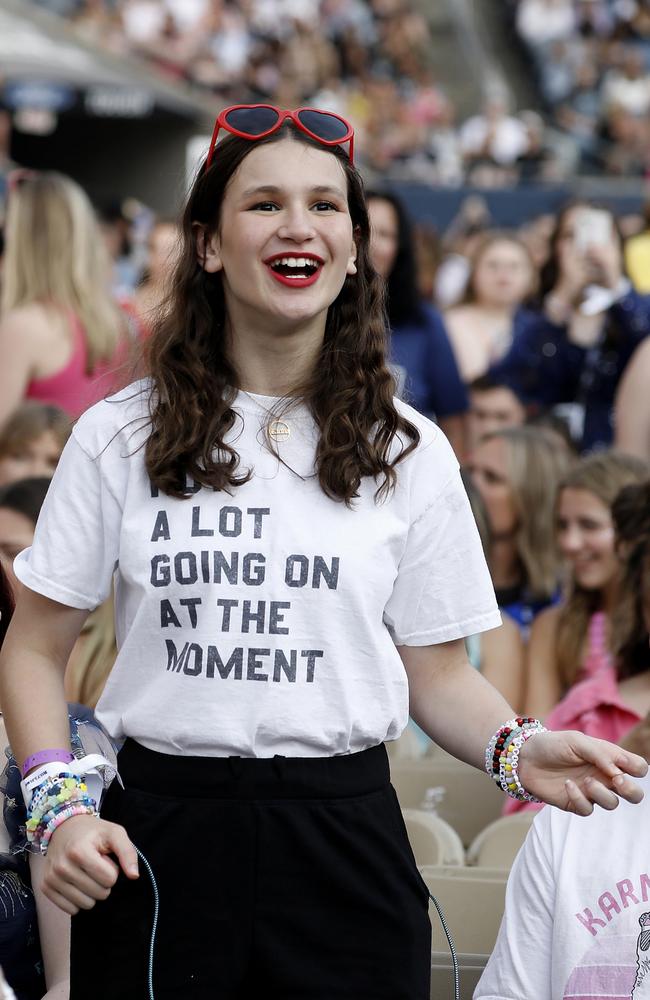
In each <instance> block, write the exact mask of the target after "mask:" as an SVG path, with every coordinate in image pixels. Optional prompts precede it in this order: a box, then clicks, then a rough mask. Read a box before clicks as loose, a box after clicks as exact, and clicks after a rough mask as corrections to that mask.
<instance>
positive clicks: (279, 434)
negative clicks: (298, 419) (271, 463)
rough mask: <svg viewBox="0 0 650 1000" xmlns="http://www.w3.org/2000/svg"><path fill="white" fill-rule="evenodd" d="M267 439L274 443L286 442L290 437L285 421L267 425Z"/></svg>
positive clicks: (275, 421) (274, 421)
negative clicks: (271, 439)
mask: <svg viewBox="0 0 650 1000" xmlns="http://www.w3.org/2000/svg"><path fill="white" fill-rule="evenodd" d="M269 437H270V438H273V440H274V441H286V440H287V438H289V437H291V428H290V427H289V424H288V423H287V422H286V421H285V420H272V421H271V423H270V424H269Z"/></svg>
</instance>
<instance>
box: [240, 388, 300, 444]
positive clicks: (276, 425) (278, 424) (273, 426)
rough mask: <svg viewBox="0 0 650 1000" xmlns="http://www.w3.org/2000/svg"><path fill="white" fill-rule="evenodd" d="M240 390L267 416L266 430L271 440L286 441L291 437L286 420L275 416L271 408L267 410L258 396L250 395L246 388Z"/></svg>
mask: <svg viewBox="0 0 650 1000" xmlns="http://www.w3.org/2000/svg"><path fill="white" fill-rule="evenodd" d="M240 392H243V393H244V395H245V396H248V398H249V399H250V400H251V402H253V403H255V405H256V406H260V407H261V408H262V409H263V410H264V412H265V413H266V415H267V416H268V417H269V421H268V423H267V425H266V432H267V434H268V436H269V437H270V438H271V440H272V441H286V440H287V439H288V438H290V437H291V427H290V426H289V424H288V423H287V421H286V420H281V419H280V418H279V417H276V416H275V414H274V413H273V411H272V410H269V408H268V407H267V406H264V403H260V401H259V398H256V397H255V396H253V395H251V393H250V392H247V391H246V389H240Z"/></svg>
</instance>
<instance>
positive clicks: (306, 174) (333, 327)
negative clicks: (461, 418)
mask: <svg viewBox="0 0 650 1000" xmlns="http://www.w3.org/2000/svg"><path fill="white" fill-rule="evenodd" d="M222 132H226V133H229V134H227V135H226V137H225V138H223V137H222V141H221V142H219V143H218V145H217V144H216V140H217V138H218V136H219V134H220V133H222ZM352 147H353V132H352V129H351V127H350V126H349V125H348V123H347V122H345V121H344V120H343V119H341V118H339V117H338V116H337V115H333V114H331V113H329V112H325V111H318V110H314V109H298V110H297V111H281V110H280V109H277V108H273V107H270V106H267V105H262V106H259V105H258V106H252V107H251V106H241V105H240V106H235V107H233V108H229V109H226V111H224V112H222V113H221V114H220V115H219V117H218V119H217V123H216V125H215V130H214V136H213V142H212V144H211V147H210V151H209V153H208V156H207V159H206V161H205V162H204V164H203V166H202V169H201V171H200V173H199V175H198V176H197V179H196V181H195V183H194V185H193V187H192V190H191V192H190V195H189V199H188V203H187V206H186V209H185V213H184V217H183V244H182V249H181V253H180V257H179V262H178V264H177V268H176V272H175V278H174V282H173V287H172V292H171V305H170V308H169V310H167V311H166V312H165V314H164V315H163V316H162V317H161V318H160V321H159V325H158V327H157V329H156V330H155V331H154V333H153V335H152V338H151V340H150V342H149V343H150V365H149V368H150V375H149V377H148V378H147V379H145V380H143V381H142V382H139V383H136V384H134V385H132V386H130V387H129V388H127V389H126V390H124V391H123V392H121V393H120V394H118V395H116V396H114V397H112V398H110V399H108V400H106V401H104V402H102V403H99V404H97V406H96V407H94V408H93V409H91V410H90V411H89V412H88V414H86V415H85V416H84V417H83V418H82V419H81V420H80V421H79V422H78V423H77V424H76V426H75V429H74V431H73V435H72V438H71V441H70V443H69V445H68V447H67V448H66V450H65V452H64V455H63V457H62V459H61V462H60V464H59V467H58V469H57V472H56V475H55V479H54V481H53V485H52V489H51V491H50V494H49V495H48V497H47V499H46V503H45V506H44V509H43V513H42V516H41V519H40V521H39V524H38V527H37V532H36V537H35V540H34V544H33V546H32V548H31V549H30V550H28V551H26V552H24V553H22V554H21V555H20V556H19V557H18V559H17V561H16V573H17V575H18V576H19V577H20V579H21V580H22V582H23V584H24V585H25V587H24V591H23V594H22V595H21V598H20V600H19V603H18V607H17V609H16V614H15V616H14V621H13V622H12V626H11V628H10V631H9V634H8V637H7V640H6V642H5V647H4V649H3V656H2V662H1V664H0V697H1V699H2V705H3V711H5V712H6V716H7V728H8V730H9V734H10V737H11V742H12V746H13V748H14V750H15V752H16V754H17V755H18V756H19V758H20V759H21V760H22V759H24V761H25V763H24V765H23V769H24V772H25V773H26V775H27V777H28V783H33V784H34V791H33V795H31V797H30V796H29V795H28V798H29V800H30V824H31V825H30V830H31V831H32V833H31V836H32V839H33V841H34V843H35V844H36V845H40V847H41V849H42V848H43V847H45V848H46V850H47V863H48V870H47V875H46V879H45V887H46V891H47V892H48V894H49V896H50V898H51V899H53V900H54V901H55V902H57V904H58V905H59V906H61V907H62V908H63V909H65V910H67V912H69V913H71V914H74V916H73V920H72V950H71V956H72V957H71V994H70V995H71V1000H80V998H84V1000H86V998H87V997H88V995H89V993H90V992H91V993H92V996H93V998H94V1000H107V998H109V997H110V998H114V997H116V996H119V997H121V998H126V1000H136V998H138V1000H139V998H141V997H142V996H144V995H146V991H147V988H148V979H149V977H150V976H151V978H152V980H153V984H154V987H155V995H156V998H157V1000H171V998H172V997H173V998H174V1000H177V998H178V997H183V1000H208V998H210V1000H211V998H212V997H214V996H215V995H218V996H219V998H220V1000H249V998H252V997H257V996H259V995H260V993H261V992H262V991H263V992H265V993H267V994H269V995H274V996H282V997H286V998H288V997H300V998H301V1000H308V998H314V1000H316V998H324V997H327V1000H335V998H341V1000H343V998H350V997H355V998H360V997H370V996H372V997H373V998H375V1000H381V998H383V1000H428V998H429V971H430V926H429V921H428V912H427V904H428V892H427V889H426V886H425V885H424V883H423V882H422V880H421V878H420V877H419V875H418V872H417V869H416V867H415V862H414V859H413V855H412V852H411V850H410V847H409V845H408V840H407V838H406V834H405V830H404V824H403V821H402V818H401V814H400V810H399V806H398V804H397V801H396V798H395V794H394V792H393V789H392V787H391V785H390V780H389V773H388V765H387V758H386V752H385V748H384V746H383V743H384V741H385V740H391V739H394V738H396V737H397V736H398V735H399V733H400V732H401V731H402V729H403V728H404V726H405V725H406V722H407V719H408V714H409V706H410V711H411V714H412V715H413V717H414V718H415V720H416V721H417V722H418V723H419V725H420V726H421V727H422V728H423V729H424V730H425V731H426V732H427V733H428V734H429V735H430V736H431V737H432V738H433V739H435V740H436V741H437V742H438V743H440V744H441V745H442V746H444V747H445V748H446V749H447V750H448V751H450V752H451V753H454V754H456V755H458V756H460V757H461V758H463V759H464V760H466V761H468V762H471V763H472V764H474V765H475V766H477V767H483V766H484V765H485V764H486V763H487V765H488V770H489V772H490V774H491V775H492V776H495V774H496V775H497V776H498V775H500V768H501V765H500V764H499V760H500V757H498V754H497V744H499V739H501V740H502V743H501V744H499V745H503V744H504V741H506V740H507V741H509V742H508V746H510V745H512V746H513V747H514V746H515V744H516V745H517V746H518V747H520V758H519V763H518V765H517V767H516V768H515V776H516V775H518V778H517V780H518V781H519V783H520V786H521V788H522V789H526V791H527V793H531V794H535V795H537V796H538V797H540V798H543V799H544V800H545V801H547V802H552V803H554V804H555V805H558V806H560V807H561V808H564V809H570V810H572V811H574V812H577V813H581V814H588V813H590V812H591V811H592V810H593V807H594V804H598V805H601V806H603V807H604V808H607V809H610V808H614V807H615V806H616V805H617V803H618V797H619V796H623V797H624V798H627V799H630V800H632V801H637V800H638V799H639V798H640V793H639V791H638V787H637V786H636V784H635V782H634V781H633V780H632V778H631V777H630V775H632V774H634V775H642V774H644V773H645V771H646V770H647V767H646V764H645V762H644V761H642V760H641V759H640V758H638V757H636V756H635V755H633V754H629V753H623V752H622V751H621V750H620V749H619V748H618V747H615V746H613V745H612V744H608V743H605V742H602V741H597V740H590V739H588V738H586V737H582V736H581V735H580V734H573V733H546V732H543V731H542V732H540V727H539V725H538V724H536V723H535V722H534V721H531V720H524V719H517V720H515V719H511V716H512V715H513V714H514V713H513V712H512V709H511V708H510V706H509V705H508V703H507V702H506V701H505V699H504V698H503V697H502V696H501V695H500V694H498V693H497V692H496V691H495V690H494V689H493V688H492V687H491V686H490V685H489V684H488V683H487V682H486V681H485V680H484V679H483V678H482V677H481V676H480V674H479V673H478V672H477V671H475V670H474V669H473V668H472V667H471V666H470V665H469V663H468V662H467V657H466V654H465V648H464V644H463V636H465V635H469V634H473V633H476V632H479V631H481V630H485V629H489V628H492V627H495V626H496V625H498V623H499V615H498V612H497V609H496V605H495V601H494V594H493V591H492V587H491V584H490V580H489V575H488V572H487V568H486V566H485V562H484V559H483V555H482V551H481V545H480V541H479V538H478V533H477V531H476V526H475V524H474V522H473V519H472V517H471V512H470V509H469V505H468V500H467V495H466V493H465V491H464V488H463V486H462V482H461V480H460V475H459V471H458V465H457V462H456V460H455V458H454V456H453V453H452V451H451V449H450V447H449V445H448V443H447V441H446V440H445V438H444V436H443V434H442V432H441V431H440V430H439V429H438V428H437V427H435V426H434V425H433V424H431V423H430V422H429V421H428V420H427V419H425V418H424V417H422V416H420V415H419V414H418V413H417V412H416V411H415V410H413V409H412V408H410V407H409V406H407V405H405V404H403V403H401V402H399V401H396V400H395V399H394V397H393V381H392V378H391V375H390V372H389V370H388V368H387V366H386V363H385V355H384V351H385V336H386V323H385V316H384V313H383V306H382V301H383V300H382V286H381V283H380V280H379V278H378V276H377V275H376V274H375V272H374V271H373V269H372V267H371V265H370V260H369V239H370V232H369V222H368V214H367V210H366V206H365V202H364V198H363V191H362V187H361V181H360V178H359V175H358V173H357V171H356V170H355V168H354V164H353V148H352ZM113 574H115V577H116V617H117V626H118V637H119V646H120V650H119V654H118V658H117V661H116V664H115V667H114V668H113V671H112V673H111V676H110V678H109V680H108V684H107V686H106V688H105V690H104V693H103V695H102V697H101V699H100V702H99V705H98V717H99V718H100V720H101V721H102V722H103V723H104V725H105V726H106V727H107V728H108V730H109V731H110V732H111V733H112V734H115V736H116V737H117V738H118V739H124V740H125V742H124V746H123V749H122V750H121V752H120V755H119V762H118V763H119V771H120V776H121V780H122V782H123V786H124V787H122V785H121V784H120V783H118V782H117V781H114V782H113V783H112V784H111V786H110V788H109V791H108V793H107V795H106V796H105V799H104V802H103V803H102V807H101V818H98V816H97V804H96V803H95V802H93V801H92V799H91V796H90V793H89V790H88V788H86V787H85V783H84V782H83V781H82V780H81V779H79V778H76V779H75V777H74V775H73V776H70V777H69V778H65V779H61V780H65V781H70V782H71V784H70V785H67V784H66V785H65V789H69V790H70V796H69V797H68V798H67V799H66V800H65V801H63V802H59V800H58V799H57V798H56V796H55V795H54V793H53V791H52V787H53V786H52V782H54V783H56V781H57V780H59V778H60V774H64V775H65V774H66V773H67V772H66V771H65V770H63V771H61V770H60V769H61V768H62V767H63V768H65V763H64V762H65V760H66V757H65V756H63V757H62V756H58V758H57V754H59V755H61V754H64V752H65V748H66V740H67V729H66V721H65V702H64V699H63V688H62V676H63V668H64V664H65V660H66V659H67V656H68V654H69V650H70V648H71V646H72V644H73V642H74V640H75V638H76V636H77V634H78V632H79V629H80V627H81V625H82V623H83V621H84V619H85V617H86V615H87V613H88V610H89V609H90V608H92V607H94V606H96V605H97V604H98V603H99V602H100V601H101V600H102V599H103V598H104V597H105V595H106V594H107V593H108V590H109V588H110V585H111V580H112V577H113ZM505 720H508V725H506V724H505ZM505 733H507V736H506V735H503V734H505ZM500 734H501V735H500ZM56 747H60V748H61V747H62V748H63V751H57V750H56V749H49V748H56ZM486 747H487V755H486ZM44 748H45V749H44ZM500 753H501V751H499V754H500ZM504 760H505V758H504ZM35 762H36V763H35ZM37 765H38V766H37ZM34 767H36V770H33V768H34ZM38 767H42V768H44V769H45V770H44V771H39V770H38ZM50 768H56V770H55V771H53V772H52V771H50V770H49V769H50ZM41 774H44V775H45V776H44V777H43V778H42V780H41V777H40V775H41ZM30 778H31V782H30ZM486 780H487V779H486ZM511 784H512V788H513V789H515V791H517V793H518V790H517V788H516V786H515V781H514V776H513V779H512V782H511ZM82 785H84V787H81V786H82ZM508 787H509V786H508ZM513 794H514V792H513ZM52 800H54V801H52ZM68 803H70V804H68ZM136 847H137V848H138V849H139V850H140V851H142V852H143V854H144V856H145V857H146V858H147V863H148V864H149V865H150V866H151V870H152V871H153V873H154V876H155V879H156V882H157V885H158V887H159V899H160V914H159V923H158V932H157V937H156V941H155V948H154V952H153V966H152V968H150V967H149V964H148V957H149V951H150V945H151V934H152V918H153V898H152V892H151V885H150V883H149V878H148V876H147V874H145V870H144V862H143V867H142V868H141V870H140V874H139V877H138V857H137V854H136ZM105 943H106V944H109V946H110V956H111V960H110V962H108V963H107V962H106V961H105V960H104V959H105V954H106V952H105ZM99 961H101V975H98V974H97V963H98V962H99ZM91 982H92V987H91V986H90V983H91ZM149 982H151V979H149ZM150 993H151V990H150Z"/></svg>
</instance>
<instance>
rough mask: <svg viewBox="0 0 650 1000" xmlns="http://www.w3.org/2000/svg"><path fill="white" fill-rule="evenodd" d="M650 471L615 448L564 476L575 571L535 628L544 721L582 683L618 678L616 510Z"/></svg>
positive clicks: (564, 517)
mask: <svg viewBox="0 0 650 1000" xmlns="http://www.w3.org/2000/svg"><path fill="white" fill-rule="evenodd" d="M647 476H648V466H647V464H646V463H645V462H643V461H641V460H640V459H637V458H634V457H632V456H630V455H624V454H622V453H617V452H614V451H610V452H602V453H599V454H596V455H590V456H588V457H587V458H584V459H582V461H581V462H579V463H578V464H577V465H576V466H575V467H574V468H573V469H571V470H570V471H569V472H568V473H567V474H566V475H565V476H564V478H563V479H562V480H561V482H560V485H559V489H558V493H557V500H556V504H555V516H556V524H557V527H556V536H557V545H558V549H559V551H560V554H561V556H562V558H563V559H564V562H565V564H566V566H567V569H568V571H569V578H568V581H567V584H568V588H567V597H566V599H565V600H564V601H563V602H562V604H559V605H557V606H556V607H553V608H547V609H546V610H545V611H543V612H542V613H541V614H540V615H539V616H538V618H537V619H536V620H535V623H534V625H533V628H532V631H531V636H530V643H529V647H528V665H527V670H526V676H527V692H526V701H525V705H526V711H531V712H534V713H535V714H536V715H538V716H540V717H542V718H545V717H546V716H547V715H548V713H549V712H550V711H551V709H553V708H554V707H555V706H556V705H557V704H558V702H559V701H560V699H562V698H563V697H564V696H565V695H566V693H567V692H568V691H569V689H570V688H572V686H573V685H574V684H576V682H577V681H581V680H585V679H587V678H589V677H593V676H594V675H595V674H603V672H604V673H605V674H608V675H610V677H609V679H612V678H613V680H614V682H615V681H616V677H617V674H618V671H617V667H616V664H615V659H614V654H613V636H612V613H613V611H614V609H615V608H616V606H617V604H618V602H619V601H620V599H621V590H620V562H619V559H618V556H617V553H616V547H615V537H614V522H613V520H612V514H611V507H612V503H613V502H614V500H615V498H616V496H617V495H618V493H619V492H620V490H621V489H623V487H624V486H627V485H629V484H631V483H639V482H642V481H643V480H645V479H646V478H647ZM563 711H567V706H566V704H565V706H564V709H563ZM601 735H605V733H604V731H601ZM617 735H620V734H617ZM608 738H612V739H613V738H614V736H610V737H608Z"/></svg>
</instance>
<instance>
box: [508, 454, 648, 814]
mask: <svg viewBox="0 0 650 1000" xmlns="http://www.w3.org/2000/svg"><path fill="white" fill-rule="evenodd" d="M612 460H616V461H619V462H620V463H623V462H624V461H625V460H629V459H628V456H623V455H615V454H609V455H599V456H593V457H592V458H589V459H586V460H585V462H584V463H583V464H587V463H590V464H591V465H593V463H594V462H596V461H598V462H599V463H600V468H601V470H602V469H603V467H604V463H605V462H607V461H609V462H611V461H612ZM629 461H631V460H629ZM592 474H593V469H592ZM647 475H648V471H647V470H646V477H647ZM566 489H569V487H567V488H566ZM559 509H560V510H561V509H562V507H561V505H560V508H559ZM610 521H611V530H612V534H613V542H612V555H613V558H615V559H617V561H618V562H617V567H616V571H615V574H614V575H613V579H615V587H614V588H612V592H613V595H614V596H613V597H612V598H611V600H610V606H609V608H608V611H607V613H606V612H605V611H604V610H600V611H597V612H594V613H593V614H592V616H591V618H590V620H589V625H588V629H587V645H586V651H585V656H584V659H583V661H582V670H581V673H580V675H579V677H580V679H579V680H578V681H577V682H576V683H575V684H574V685H573V686H572V687H571V688H570V689H569V690H568V691H567V693H566V694H565V696H564V698H563V699H562V700H561V701H560V702H559V703H558V704H557V705H556V706H555V707H554V708H553V709H552V710H551V711H550V712H549V714H548V715H547V717H546V718H545V720H544V724H545V725H546V726H547V728H548V729H552V730H556V731H557V730H565V729H573V730H578V731H579V732H581V733H585V734H586V735H587V736H594V737H596V738H597V739H603V740H609V741H610V742H612V743H620V744H622V745H623V746H625V747H627V748H628V749H634V750H635V752H638V751H639V750H640V749H642V748H643V747H647V731H648V721H650V719H649V718H648V714H649V713H650V656H649V655H648V639H647V628H646V625H645V619H644V617H643V607H642V603H643V602H642V595H643V594H647V592H648V587H649V585H650V564H649V563H648V552H650V482H648V481H647V478H646V481H645V482H636V483H635V482H631V483H629V484H628V485H627V486H625V487H624V488H623V489H622V490H621V491H620V492H619V494H618V495H617V497H616V499H615V500H614V501H613V504H612V508H611V514H610ZM562 530H563V522H562V520H561V519H560V537H562ZM564 530H566V529H564ZM583 559H584V561H585V562H587V559H586V556H583ZM594 561H595V557H594ZM570 601H571V598H569V602H568V603H569V605H570ZM646 756H647V751H646ZM522 808H525V809H534V808H539V806H536V805H530V804H523V803H519V802H515V801H514V800H513V799H509V800H508V801H507V802H506V805H505V807H504V810H503V811H504V813H505V814H510V813H513V812H519V811H520V810H521V809H522Z"/></svg>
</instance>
